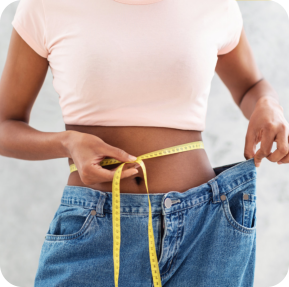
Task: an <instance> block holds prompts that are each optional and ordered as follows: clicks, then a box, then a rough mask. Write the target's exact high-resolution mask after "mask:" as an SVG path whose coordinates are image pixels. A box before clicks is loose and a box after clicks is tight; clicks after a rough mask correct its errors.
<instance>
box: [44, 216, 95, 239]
mask: <svg viewBox="0 0 289 287" xmlns="http://www.w3.org/2000/svg"><path fill="white" fill-rule="evenodd" d="M93 218H94V216H92V215H91V213H90V212H89V214H88V216H87V218H86V220H85V222H84V223H83V225H82V227H81V228H80V230H79V231H77V232H76V233H73V234H69V235H54V234H46V236H45V240H47V241H66V240H73V239H76V238H78V237H80V236H81V235H83V234H84V232H85V231H86V230H87V228H88V227H89V226H90V224H91V221H92V220H93Z"/></svg>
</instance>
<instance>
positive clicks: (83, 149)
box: [67, 132, 139, 185]
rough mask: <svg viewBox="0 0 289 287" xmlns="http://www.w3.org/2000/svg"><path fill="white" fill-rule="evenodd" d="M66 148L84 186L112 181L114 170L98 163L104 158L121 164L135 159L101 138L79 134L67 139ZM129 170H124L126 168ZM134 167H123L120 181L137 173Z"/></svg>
mask: <svg viewBox="0 0 289 287" xmlns="http://www.w3.org/2000/svg"><path fill="white" fill-rule="evenodd" d="M67 148H68V151H69V154H70V156H69V157H70V158H72V159H73V162H74V164H75V165H76V167H77V170H78V172H79V176H80V178H81V181H82V182H83V183H84V184H85V185H93V184H96V183H102V182H108V181H112V180H113V176H114V173H115V171H116V169H117V168H118V167H116V168H114V169H111V170H108V169H105V168H103V167H102V166H101V165H100V164H99V163H100V162H101V161H102V160H103V159H104V158H105V157H110V158H115V159H117V160H119V161H121V162H134V161H135V160H136V157H134V156H132V155H129V154H128V153H127V152H125V151H124V150H122V149H120V148H117V147H114V146H111V145H109V144H107V143H105V142H104V141H103V140H102V139H101V138H99V137H97V136H95V135H91V134H86V133H81V132H73V133H72V135H71V137H70V138H69V143H68V144H67ZM128 165H130V166H129V168H125V167H126V166H128ZM136 167H139V164H138V163H128V164H126V165H125V166H124V167H123V171H122V173H121V179H122V178H126V177H129V176H132V175H134V174H137V173H138V170H137V169H136Z"/></svg>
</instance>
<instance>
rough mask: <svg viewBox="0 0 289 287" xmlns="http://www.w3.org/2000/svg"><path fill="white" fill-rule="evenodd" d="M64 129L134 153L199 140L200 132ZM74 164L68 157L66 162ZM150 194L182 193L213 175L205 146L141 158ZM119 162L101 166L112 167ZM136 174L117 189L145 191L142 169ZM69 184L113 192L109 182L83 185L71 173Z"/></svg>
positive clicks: (108, 128) (75, 174) (76, 176)
mask: <svg viewBox="0 0 289 287" xmlns="http://www.w3.org/2000/svg"><path fill="white" fill-rule="evenodd" d="M66 129H67V130H76V131H79V132H85V133H88V134H93V135H95V136H98V137H100V138H101V139H102V140H104V141H105V142H106V143H108V144H110V145H112V146H115V147H118V148H121V149H123V150H124V151H126V152H128V153H129V154H132V155H134V156H139V155H142V154H145V153H149V152H153V151H155V150H159V149H163V148H167V147H171V146H175V145H179V144H184V143H189V142H194V141H201V140H202V136H201V132H199V131H192V130H180V129H171V128H162V127H134V126H124V127H105V126H79V125H66ZM72 163H73V160H72V159H69V165H70V164H72ZM144 164H145V166H146V172H147V180H148V188H149V192H150V193H166V192H169V191H179V192H184V191H186V190H187V189H189V188H192V187H195V186H198V185H201V184H203V183H205V182H207V181H208V180H210V179H211V178H213V177H215V176H216V175H215V172H214V170H213V168H212V167H211V164H210V162H209V159H208V157H207V154H206V150H205V149H196V150H191V151H187V152H182V153H177V154H173V155H167V156H161V157H156V158H150V159H147V160H144ZM118 165H119V164H115V165H108V166H103V168H107V169H111V168H115V167H117V166H118ZM138 170H139V173H138V174H136V175H134V176H131V177H129V178H125V179H122V180H121V183H120V192H122V193H146V192H147V191H146V187H145V183H144V176H143V172H142V169H141V168H138ZM67 184H68V185H76V186H86V187H90V188H93V189H97V190H101V191H109V192H111V191H112V182H105V183H99V184H95V185H85V184H84V183H83V182H82V181H81V179H80V176H79V174H78V171H75V172H72V173H71V174H70V176H69V178H68V182H67Z"/></svg>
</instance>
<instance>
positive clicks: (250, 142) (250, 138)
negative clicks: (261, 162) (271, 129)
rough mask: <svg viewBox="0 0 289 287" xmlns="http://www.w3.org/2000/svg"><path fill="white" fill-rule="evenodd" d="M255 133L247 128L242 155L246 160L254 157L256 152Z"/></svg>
mask: <svg viewBox="0 0 289 287" xmlns="http://www.w3.org/2000/svg"><path fill="white" fill-rule="evenodd" d="M255 139H256V138H255V134H254V132H253V131H251V130H250V129H248V130H247V134H246V139H245V149H244V157H245V158H246V159H247V160H248V159H251V158H252V157H254V155H255V153H256V144H257V143H256V140H255Z"/></svg>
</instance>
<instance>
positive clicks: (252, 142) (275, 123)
mask: <svg viewBox="0 0 289 287" xmlns="http://www.w3.org/2000/svg"><path fill="white" fill-rule="evenodd" d="M288 140H289V123H288V122H287V121H286V119H285V117H284V113H283V108H282V107H281V106H280V105H279V103H278V101H277V100H276V99H274V98H270V97H264V98H260V99H259V100H258V101H257V103H256V106H255V109H254V111H253V113H252V115H251V117H250V121H249V126H248V130H247V134H246V142H245V150H244V156H245V158H246V159H247V160H248V159H250V158H252V157H254V162H255V166H256V167H259V166H260V164H261V160H262V159H263V158H264V157H266V158H267V159H268V160H270V161H272V162H278V164H280V163H289V153H288V152H289V147H288ZM260 141H261V146H260V149H259V150H258V151H257V152H256V153H255V151H256V145H257V144H258V143H259V142H260ZM273 142H276V143H277V149H276V150H275V151H274V152H273V153H272V152H271V149H272V145H273Z"/></svg>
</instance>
